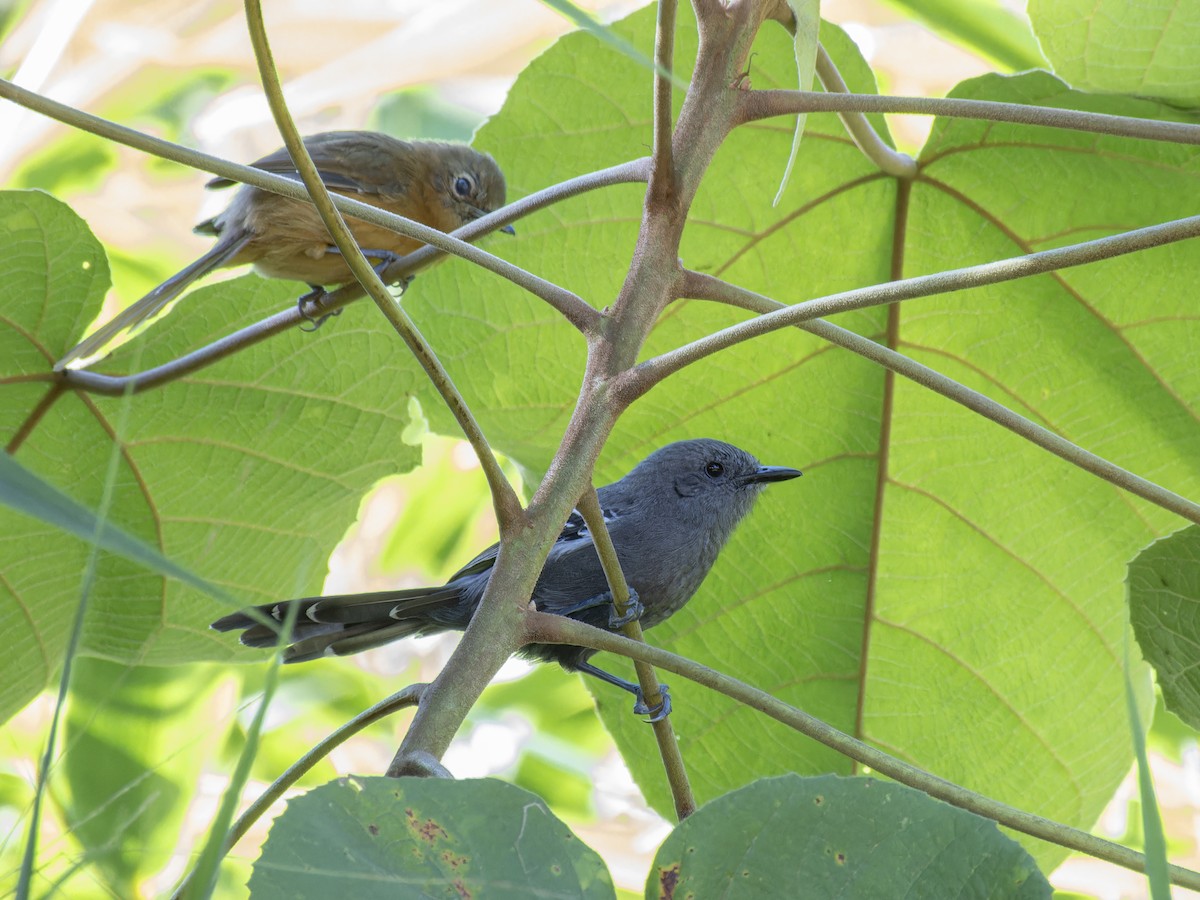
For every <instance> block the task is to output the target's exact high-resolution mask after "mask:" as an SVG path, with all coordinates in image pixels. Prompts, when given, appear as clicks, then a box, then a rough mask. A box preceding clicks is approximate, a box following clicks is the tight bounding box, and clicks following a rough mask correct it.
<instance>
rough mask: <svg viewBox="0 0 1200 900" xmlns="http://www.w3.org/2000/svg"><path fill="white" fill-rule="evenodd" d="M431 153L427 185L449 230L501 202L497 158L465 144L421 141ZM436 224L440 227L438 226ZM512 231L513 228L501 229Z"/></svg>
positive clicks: (501, 175)
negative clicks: (442, 213)
mask: <svg viewBox="0 0 1200 900" xmlns="http://www.w3.org/2000/svg"><path fill="white" fill-rule="evenodd" d="M416 146H420V147H421V148H422V149H423V150H426V151H427V152H428V153H429V154H430V157H431V159H430V164H429V166H428V172H429V178H430V185H429V187H430V188H432V193H433V196H434V197H435V198H436V201H435V202H436V204H437V205H439V206H441V207H442V209H441V210H438V212H439V213H441V212H443V211H444V213H445V218H446V219H448V220H449V221H447V222H446V224H447V225H451V226H452V227H448V228H443V230H445V231H451V230H453V228H457V227H459V226H460V225H465V224H466V223H467V222H470V221H472V220H474V219H478V218H479V217H480V216H482V215H485V214H486V213H490V212H492V211H493V210H496V209H499V208H500V207H501V206H503V205H504V196H505V185H504V173H503V172H501V171H500V167H499V166H498V165H496V161H495V160H494V159H492V158H491V157H490V156H489V155H488V154H486V153H480V152H479V151H478V150H473V149H472V148H470V147H467V146H466V145H464V144H442V143H433V142H421V143H420V144H418V145H416ZM438 218H439V219H440V218H442V216H441V215H439V216H438ZM439 227H441V226H440V225H439ZM503 230H504V231H506V232H508V233H510V234H511V233H512V228H511V226H510V227H507V228H504V229H503Z"/></svg>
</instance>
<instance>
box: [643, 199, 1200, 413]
mask: <svg viewBox="0 0 1200 900" xmlns="http://www.w3.org/2000/svg"><path fill="white" fill-rule="evenodd" d="M1198 236H1200V216H1189V217H1188V218H1186V219H1175V220H1174V221H1171V222H1164V223H1163V224H1161V225H1150V226H1148V227H1146V228H1136V229H1134V230H1132V231H1123V232H1121V233H1120V234H1115V235H1112V236H1110V237H1105V238H1098V239H1096V240H1094V241H1083V242H1081V243H1078V244H1069V245H1067V246H1066V247H1058V248H1055V249H1053V250H1042V251H1040V252H1038V253H1028V254H1026V255H1024V256H1014V257H1010V258H1009V259H1002V260H998V261H996V262H990V263H982V264H980V265H977V266H965V267H963V268H961V269H950V270H948V271H945V272H937V273H935V274H933V275H919V276H916V277H914V278H902V279H899V280H897V281H889V282H886V283H884V284H877V285H872V286H870V287H864V288H855V289H854V290H850V291H843V292H841V293H838V294H830V295H829V296H827V297H820V298H817V299H815V300H808V301H805V302H804V303H797V304H794V305H792V306H780V307H772V309H773V310H774V311H773V312H770V313H766V314H765V315H761V316H758V317H757V318H754V319H750V320H748V321H746V322H740V323H738V324H737V325H731V326H730V327H728V328H723V329H721V330H720V331H717V332H714V333H713V334H710V335H707V336H705V337H703V338H700V339H698V340H695V341H692V342H691V343H688V344H684V345H683V346H682V347H679V348H677V349H675V350H671V351H669V352H667V353H664V354H662V355H661V356H656V357H654V358H653V359H650V360H647V361H646V362H644V363H642V364H641V365H640V366H638V367H637V369H636V370H635V371H634V374H633V375H632V376H631V377H630V378H629V379H628V380H627V383H626V385H625V387H626V388H632V389H634V390H636V391H637V392H638V393H639V394H640V393H644V392H645V391H646V390H648V389H649V388H650V386H651V385H652V384H653V383H654V382H655V381H660V380H662V379H663V378H665V377H666V376H667V375H670V374H672V373H674V372H678V371H679V370H680V369H681V368H683V367H684V366H687V365H690V364H691V363H694V362H696V361H697V360H699V359H703V358H704V357H706V356H711V355H712V354H713V353H716V352H717V351H719V350H725V349H727V348H729V347H732V346H734V345H735V344H740V343H742V342H743V341H747V340H750V339H751V338H754V337H758V336H759V335H763V334H767V333H769V332H771V331H776V330H778V329H780V328H786V327H788V326H790V325H799V324H800V323H801V322H807V321H809V320H811V319H815V318H818V317H819V316H828V315H833V314H834V313H840V312H848V311H850V310H855V309H866V308H868V307H871V306H882V305H884V304H888V303H895V302H897V301H899V300H911V299H914V298H917V297H930V296H933V295H935V294H945V293H949V292H951V291H962V290H967V289H968V288H976V287H982V286H984V285H989V284H999V283H1001V282H1004V281H1013V280H1015V279H1017V278H1026V277H1028V276H1030V275H1041V274H1044V273H1046V272H1052V271H1055V270H1058V269H1068V268H1071V267H1073V266H1082V265H1085V264H1087V263H1093V262H1098V261H1100V260H1104V259H1112V258H1113V257H1117V256H1124V255H1126V254H1129V253H1136V252H1137V251H1139V250H1148V249H1150V248H1152V247H1162V246H1164V245H1166V244H1172V243H1176V242H1178V241H1183V240H1187V239H1189V238H1194V237H1198ZM688 281H689V283H690V284H691V285H692V286H693V287H694V288H698V289H703V290H717V291H720V290H722V289H721V288H719V287H718V285H722V284H724V282H722V281H720V280H719V279H716V278H712V279H704V278H702V277H700V276H698V275H693V274H689V275H688ZM735 290H736V289H735ZM745 293H748V292H745ZM681 296H683V295H681ZM699 299H718V298H717V297H711V298H710V297H701V298H699ZM771 302H772V303H774V301H771Z"/></svg>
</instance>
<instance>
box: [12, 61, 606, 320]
mask: <svg viewBox="0 0 1200 900" xmlns="http://www.w3.org/2000/svg"><path fill="white" fill-rule="evenodd" d="M0 98H3V99H7V100H11V101H13V102H14V103H19V104H20V105H22V106H25V107H27V108H29V109H32V110H34V111H35V112H40V113H42V114H43V115H46V116H49V117H50V118H52V119H57V120H58V121H60V122H63V123H65V124H67V125H70V126H72V127H74V128H78V129H80V130H81V131H87V132H89V133H91V134H95V135H99V136H100V137H103V138H106V139H108V140H110V141H113V142H115V143H119V144H124V145H126V146H128V147H133V148H134V149H135V150H142V151H143V152H146V153H149V154H151V155H153V156H158V157H161V158H163V159H169V160H172V161H174V162H179V163H183V164H185V165H189V166H192V167H193V168H197V169H202V170H204V171H206V172H212V173H213V174H214V175H220V176H221V177H223V178H229V179H231V180H233V181H238V182H241V183H243V184H251V185H254V187H257V188H261V189H262V190H264V191H270V192H271V193H273V194H279V195H280V196H283V197H288V198H290V199H292V200H299V201H301V202H303V203H311V202H312V201H311V199H310V197H309V193H308V191H306V190H305V189H304V186H303V185H301V184H297V182H296V181H295V180H293V179H291V178H285V177H283V176H282V175H273V174H271V173H269V172H264V171H262V170H261V169H255V168H253V167H251V166H241V165H237V164H236V163H232V162H229V161H227V160H223V159H221V158H219V157H216V156H210V155H209V154H207V153H200V152H199V151H196V150H190V149H188V148H187V147H181V146H179V145H178V144H172V143H171V142H170V141H164V140H161V139H159V138H153V137H150V136H149V135H145V134H142V133H141V132H138V131H134V130H133V129H131V128H125V127H123V126H121V125H117V124H115V123H113V122H109V121H107V120H105V119H101V118H100V117H98V116H93V115H90V114H88V113H85V112H82V111H81V110H77V109H73V108H72V107H70V106H66V105H64V104H62V103H57V102H55V101H53V100H50V99H49V98H47V97H43V96H41V95H40V94H36V93H34V92H33V91H27V90H25V89H24V88H21V87H18V86H17V85H15V84H13V83H12V82H10V81H5V80H3V79H0ZM333 205H334V206H336V207H337V209H338V211H339V212H341V213H342V214H343V215H348V216H353V217H354V218H356V219H362V220H363V221H364V222H369V223H370V224H372V225H378V226H380V227H381V228H388V229H391V230H392V231H395V232H398V233H399V234H403V235H407V236H408V237H412V238H416V239H417V240H419V241H423V242H424V243H426V244H429V245H430V246H433V247H437V248H438V249H439V250H441V251H443V252H445V253H450V254H453V255H454V256H459V257H462V258H463V259H467V260H470V261H471V262H473V263H475V264H476V265H479V266H481V267H483V268H485V269H488V270H489V271H491V272H495V273H496V274H497V275H500V276H501V277H503V278H507V279H508V280H510V281H512V282H513V283H514V284H517V285H519V286H520V287H522V288H524V289H525V290H527V291H529V292H530V293H532V294H533V295H534V296H536V297H539V298H540V299H542V300H544V301H546V303H548V304H550V305H551V306H552V307H554V309H556V310H557V311H558V312H559V313H561V314H562V316H563V317H564V318H565V319H566V320H567V321H568V322H570V323H571V324H572V325H574V326H575V327H576V328H579V329H580V330H581V331H582V330H585V329H587V328H589V327H592V326H593V325H594V324H595V320H596V311H595V310H593V309H592V308H591V307H590V306H588V305H587V304H586V303H584V301H583V300H582V299H580V298H579V297H577V296H575V294H573V293H571V292H570V291H568V290H566V289H565V288H561V287H559V286H558V285H556V284H554V283H553V282H550V281H546V280H545V279H544V278H539V277H538V276H536V275H533V274H531V273H529V272H526V271H525V270H524V269H522V268H520V267H518V266H514V265H513V264H512V263H510V262H507V261H506V260H503V259H500V257H498V256H493V255H492V254H491V253H488V252H487V251H486V250H481V249H479V248H478V247H475V246H473V245H472V244H468V243H466V241H464V240H461V239H460V238H458V237H455V236H453V235H449V234H446V233H445V232H442V231H438V230H437V229H436V228H430V227H429V226H428V225H423V224H421V223H420V222H414V221H413V220H412V219H406V218H404V217H403V216H398V215H396V214H394V213H389V212H387V211H386V210H383V209H380V208H379V207H378V206H372V205H371V204H369V203H363V202H361V201H359V200H353V199H351V198H349V197H342V196H337V197H334V198H333ZM512 218H513V217H511V216H510V215H509V213H508V211H507V208H506V209H505V210H496V211H495V212H492V213H489V214H488V215H487V216H484V217H482V218H479V219H477V220H475V221H474V222H471V223H470V224H469V225H466V226H464V227H463V228H460V229H458V230H457V231H456V232H455V234H460V233H462V234H469V235H471V236H472V237H474V236H477V235H480V234H482V233H484V232H485V231H489V230H494V229H496V228H499V227H501V226H503V225H506V224H507V223H508V222H509V221H511V219H512ZM468 229H470V230H468Z"/></svg>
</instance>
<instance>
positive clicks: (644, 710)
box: [633, 684, 671, 725]
mask: <svg viewBox="0 0 1200 900" xmlns="http://www.w3.org/2000/svg"><path fill="white" fill-rule="evenodd" d="M658 692H659V693H660V694H662V703H660V704H659V705H658V706H657V707H655V708H654V709H651V708H650V707H649V706H648V705H647V704H646V697H645V696H644V695H643V694H642V689H641V688H638V689H637V692H636V696H637V703H635V704H633V714H634V715H636V716H649V717H650V718H648V719H647V720H646V724H647V725H653V724H654V723H655V722H661V721H662V720H663V719H665V718H666V717H667V716H669V715H670V714H671V689H670V688H668V687H667V686H666V685H665V684H660V685H659V686H658Z"/></svg>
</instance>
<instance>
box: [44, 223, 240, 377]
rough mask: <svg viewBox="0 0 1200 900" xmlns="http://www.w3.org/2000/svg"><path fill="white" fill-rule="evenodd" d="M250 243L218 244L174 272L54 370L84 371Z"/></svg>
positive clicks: (73, 351)
mask: <svg viewBox="0 0 1200 900" xmlns="http://www.w3.org/2000/svg"><path fill="white" fill-rule="evenodd" d="M249 241H250V235H248V234H242V236H241V237H239V238H237V239H231V240H228V241H221V240H219V241H217V243H216V244H214V245H213V248H212V249H211V250H209V251H208V252H207V253H205V254H204V255H203V256H202V257H200V258H199V259H198V260H196V261H195V262H194V263H192V264H191V265H189V266H188V267H187V268H185V269H181V270H180V271H178V272H176V273H175V274H174V275H172V276H171V277H170V278H168V279H167V280H166V281H164V282H163V283H162V284H160V285H159V286H158V287H156V288H155V289H154V290H152V291H151V292H150V293H148V294H147V295H146V296H145V297H143V298H142V299H141V300H138V301H137V302H136V303H134V304H133V305H132V306H130V307H129V308H127V309H124V310H122V311H121V312H119V313H117V314H116V315H115V316H113V318H112V319H111V320H110V321H108V322H107V323H105V324H104V325H102V326H101V327H100V328H97V329H96V330H95V331H94V332H92V333H91V334H90V335H88V336H87V337H85V338H84V339H83V340H82V341H80V342H79V343H78V344H76V345H75V346H74V347H72V348H71V349H70V350H68V351H67V353H66V355H65V356H64V357H63V358H62V359H60V360H59V361H58V362H56V363H55V364H54V371H56V372H61V371H62V370H63V369H65V368H67V367H68V366H70V365H71V364H72V363H77V365H75V366H74V368H86V367H87V366H88V365H89V364H91V363H92V362H95V358H96V357H98V356H99V354H100V351H101V350H103V349H104V348H105V347H107V346H108V345H109V344H110V343H112V341H113V340H115V339H116V338H117V337H119V336H120V335H121V334H123V333H124V332H126V331H132V330H133V329H134V328H137V327H138V326H139V325H141V324H142V323H144V322H145V321H146V320H147V319H150V318H152V317H153V316H155V315H157V314H158V313H159V312H160V311H161V310H162V308H163V307H164V306H166V305H167V304H168V303H170V302H171V301H172V300H174V299H175V298H176V297H178V296H179V295H180V294H182V293H183V292H184V290H185V289H186V288H187V286H188V285H190V284H191V283H192V282H193V281H195V280H196V279H197V278H202V277H203V276H205V275H207V274H208V273H209V272H212V271H213V270H214V269H219V268H221V266H223V265H225V264H226V263H228V262H229V261H230V260H231V259H233V258H234V257H235V256H237V254H238V253H239V252H241V250H242V248H244V247H245V246H246V244H247V243H248V242H249Z"/></svg>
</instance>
